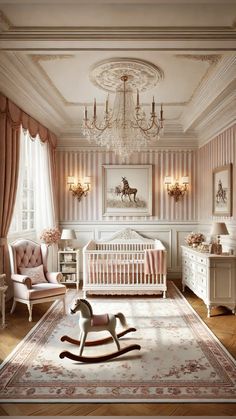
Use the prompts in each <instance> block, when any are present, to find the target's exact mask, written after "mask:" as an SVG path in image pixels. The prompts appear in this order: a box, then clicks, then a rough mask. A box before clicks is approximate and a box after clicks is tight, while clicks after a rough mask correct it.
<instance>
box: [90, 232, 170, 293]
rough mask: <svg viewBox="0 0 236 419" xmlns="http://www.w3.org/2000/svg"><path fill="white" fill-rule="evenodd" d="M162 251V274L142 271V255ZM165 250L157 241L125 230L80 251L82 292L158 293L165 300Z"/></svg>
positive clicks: (143, 261) (143, 257) (143, 269)
mask: <svg viewBox="0 0 236 419" xmlns="http://www.w3.org/2000/svg"><path fill="white" fill-rule="evenodd" d="M148 249H158V250H160V251H162V255H163V256H164V259H163V261H164V263H163V264H162V269H161V272H160V271H159V273H149V274H146V272H145V266H144V265H145V252H146V251H148ZM166 259H167V258H166V249H165V247H164V246H163V244H162V243H161V241H160V240H152V239H146V238H144V237H142V236H141V235H139V234H138V233H137V232H135V231H133V230H131V229H125V230H123V231H121V232H119V233H117V234H116V235H115V236H112V238H111V239H109V240H106V241H94V240H92V241H90V242H89V243H88V244H87V245H86V246H85V247H84V248H83V292H84V297H86V293H87V292H89V293H92V294H159V293H161V292H162V293H163V298H166V290H167V284H166Z"/></svg>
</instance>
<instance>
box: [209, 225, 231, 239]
mask: <svg viewBox="0 0 236 419" xmlns="http://www.w3.org/2000/svg"><path fill="white" fill-rule="evenodd" d="M211 234H212V235H217V236H224V235H228V234H229V232H228V230H227V227H226V225H225V223H213V226H212V229H211Z"/></svg>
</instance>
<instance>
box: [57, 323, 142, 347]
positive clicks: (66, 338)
mask: <svg viewBox="0 0 236 419" xmlns="http://www.w3.org/2000/svg"><path fill="white" fill-rule="evenodd" d="M136 330H137V329H135V327H129V328H128V329H125V330H122V332H120V333H117V337H118V338H121V337H122V336H124V335H126V334H127V333H130V332H136ZM112 340H113V339H112V337H111V336H108V337H107V338H104V339H99V340H92V341H88V342H85V344H84V346H96V345H103V344H104V343H108V342H112ZM61 341H62V342H65V341H66V342H69V343H73V344H74V345H80V340H76V339H73V338H71V337H70V336H66V335H64V336H62V337H61Z"/></svg>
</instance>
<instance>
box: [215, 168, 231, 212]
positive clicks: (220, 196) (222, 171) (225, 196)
mask: <svg viewBox="0 0 236 419" xmlns="http://www.w3.org/2000/svg"><path fill="white" fill-rule="evenodd" d="M212 190H213V215H216V216H221V215H222V216H229V217H230V216H231V215H232V164H231V163H230V164H227V165H225V166H221V167H218V168H216V169H214V170H213V188H212Z"/></svg>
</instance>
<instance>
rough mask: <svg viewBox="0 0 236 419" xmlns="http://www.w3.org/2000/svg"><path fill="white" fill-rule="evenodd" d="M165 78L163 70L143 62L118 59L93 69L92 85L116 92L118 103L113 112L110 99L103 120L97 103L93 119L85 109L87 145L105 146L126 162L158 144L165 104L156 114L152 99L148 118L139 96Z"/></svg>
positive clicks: (116, 101) (114, 105)
mask: <svg viewBox="0 0 236 419" xmlns="http://www.w3.org/2000/svg"><path fill="white" fill-rule="evenodd" d="M163 77H164V73H163V72H162V70H160V69H159V68H158V67H156V66H154V65H153V64H151V63H148V62H146V61H141V60H134V59H133V60H132V59H126V58H119V59H116V60H109V61H102V62H100V63H98V64H97V65H96V66H95V67H93V69H92V71H91V73H90V78H91V80H92V82H93V83H94V84H95V86H97V87H100V88H101V89H103V90H106V91H108V92H112V93H113V92H115V99H114V103H113V107H112V108H111V105H110V101H109V95H108V96H107V99H106V103H105V106H104V114H103V117H102V118H100V115H98V113H97V102H96V99H94V106H93V115H92V116H89V115H88V109H87V106H85V109H84V120H83V134H84V135H85V137H86V138H87V139H88V141H90V142H95V143H97V144H98V145H100V146H105V147H106V148H107V149H108V150H112V151H114V153H116V154H118V155H119V156H121V157H122V158H123V159H126V158H128V157H129V156H130V155H131V154H132V153H133V152H135V151H141V150H142V149H143V148H144V147H147V146H149V145H151V143H152V142H155V141H156V140H158V139H159V138H160V135H161V134H162V133H163V128H164V116H163V108H162V104H161V107H160V112H157V109H156V103H155V98H154V96H153V99H152V102H151V103H150V105H151V106H150V111H149V112H148V113H147V115H146V112H145V111H144V109H143V108H142V105H141V102H140V97H139V92H140V91H144V90H148V89H151V88H153V87H155V86H156V84H157V82H158V81H159V80H160V79H162V78H163ZM134 94H136V103H135V102H134V98H133V96H134Z"/></svg>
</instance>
